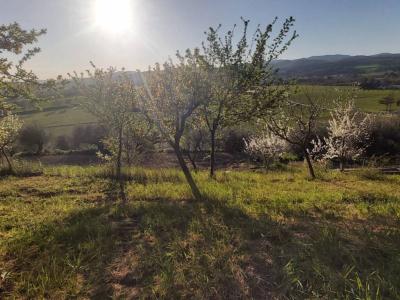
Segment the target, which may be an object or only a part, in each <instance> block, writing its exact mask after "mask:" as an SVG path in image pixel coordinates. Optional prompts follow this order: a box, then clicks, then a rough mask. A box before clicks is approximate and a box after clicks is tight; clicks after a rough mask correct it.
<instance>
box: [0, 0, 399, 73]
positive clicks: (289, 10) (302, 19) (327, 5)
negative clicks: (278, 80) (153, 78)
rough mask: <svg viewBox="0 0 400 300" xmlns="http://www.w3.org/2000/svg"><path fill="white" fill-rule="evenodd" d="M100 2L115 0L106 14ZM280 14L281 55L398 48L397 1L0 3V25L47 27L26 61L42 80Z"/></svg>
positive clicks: (136, 65) (141, 65) (133, 59)
mask: <svg viewBox="0 0 400 300" xmlns="http://www.w3.org/2000/svg"><path fill="white" fill-rule="evenodd" d="M99 1H103V2H104V1H109V2H110V3H113V4H112V6H110V7H107V8H106V10H105V11H104V10H103V11H102V12H101V14H103V15H102V16H101V18H102V19H101V18H100V17H99V9H98V7H99V6H98V5H99ZM119 1H125V2H126V1H128V2H129V9H126V7H125V12H120V11H118V10H117V11H118V12H117V14H118V13H119V14H121V19H122V18H128V17H127V16H129V27H128V26H125V27H123V29H121V28H120V29H118V30H110V29H109V28H106V26H104V25H107V26H108V25H109V26H111V27H112V26H113V25H110V24H109V23H110V22H109V21H110V20H107V24H100V23H101V22H102V21H105V20H104V18H105V17H104V14H105V15H106V16H107V13H108V11H114V9H115V7H116V6H118V2H119ZM275 16H276V17H278V18H279V20H280V21H283V20H284V19H285V18H286V17H289V16H293V17H295V19H296V23H295V29H296V31H297V32H298V34H299V37H298V38H297V39H296V40H295V41H294V43H293V44H292V46H291V47H290V49H289V50H288V51H287V52H286V53H285V54H284V55H283V56H282V58H287V59H294V58H302V57H309V56H313V55H324V54H350V55H370V54H377V53H383V52H385V53H386V52H390V53H399V52H400V34H399V29H400V17H399V16H400V0H202V1H199V0H198V1H195V0H0V24H7V23H10V22H14V21H16V22H18V23H20V25H21V26H22V27H23V28H26V29H31V28H37V29H39V28H46V29H47V34H46V35H45V36H42V37H40V40H39V43H38V46H40V47H41V49H42V52H41V53H39V54H38V55H37V56H35V57H34V58H33V59H32V60H31V61H30V62H29V64H28V65H27V67H28V68H29V69H32V70H33V71H34V72H35V73H36V74H37V75H38V76H39V77H40V78H42V79H45V78H51V77H55V76H57V75H58V74H61V75H65V74H66V73H67V72H72V71H74V70H76V71H78V72H80V71H83V70H85V69H87V68H88V67H89V66H90V65H89V62H90V61H93V62H94V63H95V64H96V65H97V66H101V67H107V66H115V67H118V68H121V67H125V68H126V69H127V70H136V69H146V68H147V67H148V66H149V65H153V64H154V63H156V62H163V61H165V60H166V59H167V58H168V57H171V56H173V55H174V54H175V52H176V50H181V51H182V50H185V49H186V48H193V47H196V46H200V45H201V41H202V40H203V39H204V31H205V30H207V28H209V27H210V26H213V27H215V26H218V24H222V26H223V27H222V28H223V29H225V30H228V29H229V28H231V27H232V25H233V24H235V23H236V24H239V23H240V17H244V18H246V19H249V20H250V21H251V24H253V26H255V25H256V24H268V23H270V22H271V21H272V20H273V19H274V17H275ZM99 18H100V19H99ZM114 21H115V22H120V21H121V20H114ZM115 22H114V23H115ZM279 24H280V23H279ZM101 25H103V26H101ZM125 25H126V24H125Z"/></svg>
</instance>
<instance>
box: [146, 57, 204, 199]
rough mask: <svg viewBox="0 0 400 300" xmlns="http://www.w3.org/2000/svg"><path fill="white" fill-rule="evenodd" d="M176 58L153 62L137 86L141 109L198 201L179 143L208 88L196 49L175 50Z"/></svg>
mask: <svg viewBox="0 0 400 300" xmlns="http://www.w3.org/2000/svg"><path fill="white" fill-rule="evenodd" d="M177 58H178V63H174V62H173V61H172V60H170V61H168V62H166V63H164V65H163V67H161V66H160V65H159V64H156V66H155V68H154V69H152V70H150V71H149V72H147V73H140V74H141V75H142V79H143V87H138V91H139V93H140V95H141V111H142V113H143V114H144V115H145V116H146V118H147V119H148V120H150V121H151V122H153V123H154V125H155V127H156V128H157V129H158V131H159V132H160V134H161V136H162V138H163V139H164V140H165V141H166V142H167V143H168V144H169V145H170V146H171V148H172V149H173V150H174V152H175V155H176V157H177V159H178V163H179V165H180V167H181V169H182V171H183V173H184V175H185V178H186V180H187V182H188V184H189V186H190V188H191V191H192V194H193V196H194V197H195V198H196V199H197V200H199V199H201V193H200V190H199V189H198V187H197V185H196V183H195V181H194V179H193V176H192V174H191V172H190V170H189V168H188V167H187V165H186V162H185V159H184V155H183V154H184V151H183V149H182V144H181V142H182V137H183V134H184V132H185V130H187V129H188V124H189V121H190V119H191V117H192V116H193V114H194V113H195V112H196V110H198V108H199V106H200V105H201V104H203V103H204V102H205V101H206V99H208V94H207V92H208V91H209V87H208V86H207V82H206V81H205V80H204V71H203V69H202V68H200V65H199V60H198V51H197V50H195V51H194V52H192V51H190V50H187V51H186V54H185V55H184V56H182V55H180V54H179V53H177Z"/></svg>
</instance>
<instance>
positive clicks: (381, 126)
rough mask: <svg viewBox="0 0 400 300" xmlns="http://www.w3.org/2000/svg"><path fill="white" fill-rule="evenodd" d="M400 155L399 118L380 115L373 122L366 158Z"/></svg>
mask: <svg viewBox="0 0 400 300" xmlns="http://www.w3.org/2000/svg"><path fill="white" fill-rule="evenodd" d="M399 153H400V116H398V115H390V114H386V115H381V116H377V117H376V118H375V120H374V124H373V126H372V131H371V139H370V145H369V147H368V149H367V153H366V154H367V155H368V156H370V157H371V156H382V155H398V154H399Z"/></svg>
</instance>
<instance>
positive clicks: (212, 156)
mask: <svg viewBox="0 0 400 300" xmlns="http://www.w3.org/2000/svg"><path fill="white" fill-rule="evenodd" d="M215 131H216V130H214V129H213V130H211V131H210V138H211V150H210V177H211V178H215Z"/></svg>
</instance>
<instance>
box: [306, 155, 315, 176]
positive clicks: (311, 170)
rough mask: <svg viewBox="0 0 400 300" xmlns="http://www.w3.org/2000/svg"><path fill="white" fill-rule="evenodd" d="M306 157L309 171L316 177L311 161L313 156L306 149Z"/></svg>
mask: <svg viewBox="0 0 400 300" xmlns="http://www.w3.org/2000/svg"><path fill="white" fill-rule="evenodd" d="M304 157H305V158H306V162H307V166H308V172H309V173H310V176H311V178H312V179H314V178H315V173H314V168H313V165H312V163H311V158H310V155H309V154H308V152H307V150H305V151H304Z"/></svg>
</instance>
